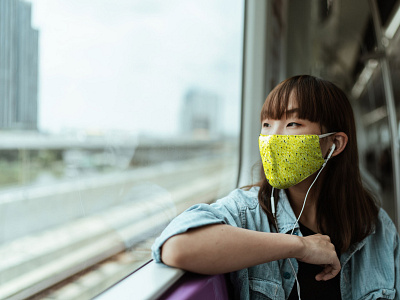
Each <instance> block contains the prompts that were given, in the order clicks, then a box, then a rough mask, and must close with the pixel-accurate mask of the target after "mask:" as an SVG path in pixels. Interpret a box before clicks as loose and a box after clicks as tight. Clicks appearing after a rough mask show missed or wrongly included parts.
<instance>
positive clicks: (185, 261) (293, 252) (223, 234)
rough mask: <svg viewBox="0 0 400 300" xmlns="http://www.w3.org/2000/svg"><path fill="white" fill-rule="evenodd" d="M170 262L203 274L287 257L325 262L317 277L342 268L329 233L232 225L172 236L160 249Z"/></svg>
mask: <svg viewBox="0 0 400 300" xmlns="http://www.w3.org/2000/svg"><path fill="white" fill-rule="evenodd" d="M161 258H162V260H163V262H164V263H165V264H167V265H170V266H173V267H177V268H180V269H184V270H188V271H192V272H196V273H202V274H221V273H228V272H232V271H236V270H240V269H244V268H248V267H251V266H255V265H258V264H262V263H267V262H270V261H274V260H279V259H284V258H296V259H298V260H300V261H303V262H306V263H309V264H316V265H324V269H323V270H322V272H321V273H319V274H317V275H316V277H315V279H316V280H329V279H332V278H333V277H335V276H336V275H337V274H339V271H340V269H341V267H340V261H339V258H338V257H337V254H336V251H335V246H334V245H333V244H332V243H331V240H330V238H329V236H327V235H321V234H315V235H310V236H307V237H299V236H295V235H289V234H283V233H266V232H259V231H253V230H247V229H243V228H237V227H233V226H229V225H209V226H205V227H201V228H197V229H193V230H190V231H188V232H186V233H183V234H179V235H176V236H173V237H171V238H169V239H168V240H167V241H166V242H165V243H164V245H163V246H162V250H161Z"/></svg>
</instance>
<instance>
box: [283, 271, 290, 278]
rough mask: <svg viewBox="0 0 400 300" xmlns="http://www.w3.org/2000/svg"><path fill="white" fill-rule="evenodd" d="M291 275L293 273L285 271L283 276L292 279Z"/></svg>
mask: <svg viewBox="0 0 400 300" xmlns="http://www.w3.org/2000/svg"><path fill="white" fill-rule="evenodd" d="M290 277H291V275H290V273H289V272H285V273H283V278H285V279H290Z"/></svg>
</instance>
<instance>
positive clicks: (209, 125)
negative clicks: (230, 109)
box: [180, 89, 221, 138]
mask: <svg viewBox="0 0 400 300" xmlns="http://www.w3.org/2000/svg"><path fill="white" fill-rule="evenodd" d="M220 118H221V112H220V99H219V97H218V95H217V94H215V93H212V92H208V91H205V90H200V89H190V90H189V91H188V92H187V93H186V95H185V98H184V102H183V106H182V110H181V118H180V119H181V132H182V133H184V134H186V135H188V134H191V135H193V136H194V137H200V138H203V137H204V138H209V137H215V136H218V135H219V134H220V133H221V132H220V130H221V124H220V121H221V120H220Z"/></svg>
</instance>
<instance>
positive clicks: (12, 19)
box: [0, 0, 39, 130]
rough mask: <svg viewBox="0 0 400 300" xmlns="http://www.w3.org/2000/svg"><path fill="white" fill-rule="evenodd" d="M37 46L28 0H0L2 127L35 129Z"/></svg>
mask: <svg viewBox="0 0 400 300" xmlns="http://www.w3.org/2000/svg"><path fill="white" fill-rule="evenodd" d="M38 47H39V46H38V31H37V30H36V29H33V28H32V26H31V4H30V3H27V2H24V1H20V0H0V128H1V129H31V130H32V129H37V112H38V107H37V106H38V105H37V102H38V56H39V55H38Z"/></svg>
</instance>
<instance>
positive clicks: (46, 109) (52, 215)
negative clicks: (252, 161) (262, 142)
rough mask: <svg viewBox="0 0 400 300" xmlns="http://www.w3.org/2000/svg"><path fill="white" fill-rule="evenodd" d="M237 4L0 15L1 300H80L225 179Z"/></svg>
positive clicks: (230, 171)
mask: <svg viewBox="0 0 400 300" xmlns="http://www.w3.org/2000/svg"><path fill="white" fill-rule="evenodd" d="M243 6H244V4H243V0H235V1H232V0H220V1H213V0H205V1H184V0H175V1H161V0H151V1H140V0H135V1H111V0H102V1H96V2H93V1H88V0H70V1H61V0H47V1H46V0H31V1H23V0H6V1H1V2H0V105H1V108H2V112H1V113H2V118H1V120H0V126H1V128H0V135H1V140H2V143H1V144H0V168H1V172H0V194H1V196H0V253H1V257H2V262H1V263H0V298H1V299H4V298H8V297H15V298H29V297H31V298H32V297H33V298H35V297H38V298H42V297H44V298H45V297H47V298H52V299H65V298H70V299H78V298H92V297H93V296H95V295H97V294H98V293H100V292H101V291H103V290H104V289H106V288H107V287H109V286H110V285H112V284H114V283H115V282H116V281H118V280H120V279H121V278H123V277H124V276H126V275H127V274H129V273H130V272H132V271H133V270H134V269H135V268H137V267H139V266H141V265H142V264H143V263H144V262H146V261H148V260H149V259H150V251H149V247H150V245H151V244H152V239H153V238H154V237H155V236H156V235H158V234H159V232H160V230H161V229H162V228H163V226H165V225H166V224H167V223H168V222H169V221H170V220H171V219H172V218H173V217H174V216H175V215H177V214H178V213H180V212H182V211H183V210H184V209H186V208H187V207H189V206H190V205H192V204H195V203H198V202H211V201H213V200H215V199H216V198H218V197H220V196H221V195H223V194H226V193H227V192H228V191H230V190H232V189H233V188H234V187H235V185H236V182H237V176H238V163H239V159H238V143H239V130H240V98H241V76H242V74H241V70H242V67H241V64H242V48H243V47H242V31H243Z"/></svg>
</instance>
